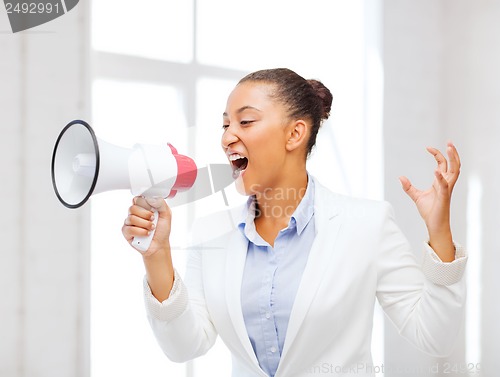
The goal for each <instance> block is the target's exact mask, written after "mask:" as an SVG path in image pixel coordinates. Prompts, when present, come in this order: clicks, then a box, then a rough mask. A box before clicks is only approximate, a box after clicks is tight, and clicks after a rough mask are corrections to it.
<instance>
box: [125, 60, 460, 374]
mask: <svg viewBox="0 0 500 377" xmlns="http://www.w3.org/2000/svg"><path fill="white" fill-rule="evenodd" d="M331 102H332V96H331V94H330V91H329V90H328V89H327V88H326V87H325V86H324V85H323V84H321V83H320V82H318V81H315V80H305V79H304V78H302V77H301V76H299V75H297V74H296V73H295V72H293V71H290V70H288V69H272V70H264V71H258V72H255V73H252V74H250V75H248V76H246V77H245V78H243V79H242V80H241V81H240V82H239V83H238V85H237V86H236V87H235V89H234V90H233V92H232V93H231V94H230V96H229V98H228V101H227V106H226V110H225V112H224V114H223V119H224V123H223V134H222V140H221V144H222V149H223V151H224V153H225V154H226V155H227V157H228V160H229V161H230V163H231V165H232V167H233V171H234V172H233V175H234V177H235V179H236V185H237V188H238V190H239V191H240V192H241V193H243V194H245V195H248V196H249V200H248V202H247V204H246V205H245V206H244V207H243V208H239V209H236V210H233V211H231V212H230V213H229V214H228V213H221V214H217V215H214V216H211V217H209V218H207V219H205V220H200V221H199V222H198V224H197V225H196V226H195V229H194V234H195V236H196V237H197V238H198V240H197V246H198V247H197V248H196V250H195V251H193V252H192V253H191V254H190V256H189V258H188V264H187V269H186V275H185V277H184V280H183V279H182V278H181V277H180V276H179V275H178V274H177V272H176V271H175V270H174V268H173V265H172V259H171V256H170V247H169V232H170V223H171V213H170V210H169V208H168V207H167V205H166V204H165V202H164V201H163V200H158V201H149V202H146V201H145V200H144V199H141V198H135V199H134V205H132V206H131V207H130V210H129V216H128V217H127V219H126V220H125V225H124V226H123V234H124V236H125V238H126V239H127V240H128V241H129V242H131V240H132V238H133V237H134V236H143V235H146V234H147V233H148V231H149V230H151V229H152V222H151V219H152V212H151V211H150V209H154V208H156V209H158V211H159V213H160V218H159V221H158V224H157V229H156V233H155V236H154V239H153V242H152V244H151V247H150V248H149V249H148V250H147V252H146V253H144V254H143V260H144V264H145V267H146V278H145V297H146V307H147V312H148V318H149V321H150V323H151V326H152V328H153V331H154V333H155V336H156V338H157V340H158V342H159V344H160V346H161V347H162V349H163V351H164V352H165V354H166V355H167V356H168V357H169V358H170V359H171V360H174V361H179V362H182V361H186V360H189V359H192V358H195V357H197V356H200V355H202V354H204V353H205V352H207V351H208V349H209V348H210V347H211V346H212V345H213V344H214V342H215V339H216V337H217V335H220V336H221V338H222V340H223V341H224V342H225V344H226V345H227V346H228V348H229V349H230V351H231V353H232V359H233V376H238V377H244V376H305V375H309V374H310V373H315V372H320V369H319V368H322V367H324V366H325V365H329V366H330V369H329V370H328V373H329V374H334V375H359V374H365V375H372V376H373V375H374V372H373V371H374V369H373V368H372V367H371V366H372V360H371V354H370V346H371V333H372V331H371V326H372V320H373V302H374V299H375V298H377V299H378V301H379V303H380V304H381V306H382V308H383V309H384V311H385V313H386V314H387V315H388V316H389V317H390V318H391V320H392V322H393V323H394V324H395V326H396V327H397V328H398V330H399V332H400V333H401V334H402V336H404V337H405V338H407V339H408V340H409V341H410V342H412V343H413V344H414V345H415V346H417V347H418V348H420V349H421V350H423V351H425V352H428V353H430V354H433V355H437V356H443V355H446V354H448V353H450V352H451V350H452V347H453V345H454V343H455V337H456V334H457V333H458V330H459V328H460V325H461V321H462V317H463V310H464V302H465V285H464V281H463V279H462V275H463V271H464V268H465V263H466V257H464V256H463V250H462V249H461V248H460V247H456V248H455V245H454V244H453V241H452V234H451V229H450V220H449V213H450V199H451V193H452V190H453V186H454V184H455V182H456V180H457V178H458V175H459V169H460V161H459V157H458V153H457V151H456V149H455V147H454V146H453V145H452V144H451V143H450V144H449V145H448V147H447V154H448V158H449V162H448V161H447V160H446V158H445V157H444V156H443V155H442V154H441V152H439V151H438V150H436V149H434V148H429V149H428V150H429V152H430V153H432V154H433V155H434V157H435V159H436V161H437V170H436V171H435V180H434V183H433V185H432V187H431V188H430V189H429V190H427V191H419V190H417V189H416V188H414V187H413V186H412V185H411V183H410V182H409V180H408V179H407V178H404V177H403V178H401V183H402V186H403V189H404V190H405V191H406V193H407V194H408V195H409V196H410V197H411V198H412V199H413V200H414V202H415V203H416V205H417V208H418V210H419V212H420V214H421V216H422V218H423V220H424V221H425V224H426V226H427V229H428V232H429V242H428V243H427V244H426V245H425V250H424V263H423V266H419V265H417V263H416V261H415V258H414V256H413V253H412V252H411V250H410V247H409V245H408V242H407V240H406V239H405V237H404V236H403V235H402V233H401V231H400V230H399V229H398V227H397V226H396V225H395V223H394V220H393V213H392V209H391V207H390V206H389V205H388V204H387V203H385V202H376V201H369V200H362V199H353V198H349V197H345V196H342V195H337V194H334V193H332V192H330V191H329V190H327V189H326V188H324V187H323V186H321V184H320V183H319V182H318V181H317V180H316V179H315V178H314V177H312V176H310V175H309V174H308V172H307V170H306V159H307V157H308V155H309V153H310V152H311V149H312V148H313V146H314V144H315V140H316V134H317V132H318V130H319V128H320V125H321V122H322V121H323V120H324V119H326V118H328V115H329V112H330V107H331ZM323 372H325V371H324V370H323Z"/></svg>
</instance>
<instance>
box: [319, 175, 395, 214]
mask: <svg viewBox="0 0 500 377" xmlns="http://www.w3.org/2000/svg"><path fill="white" fill-rule="evenodd" d="M313 179H314V185H315V202H314V203H315V204H314V205H315V209H316V210H317V211H319V213H324V212H330V213H335V214H340V215H342V216H343V217H345V218H346V219H354V220H356V219H367V218H380V217H387V216H389V217H391V216H393V212H394V210H393V208H392V205H391V204H390V203H389V202H387V201H384V200H373V199H366V198H360V197H354V196H349V195H344V194H339V193H336V192H333V191H332V190H330V189H329V188H327V187H325V186H323V185H322V184H321V183H320V182H319V181H318V180H317V179H316V178H313Z"/></svg>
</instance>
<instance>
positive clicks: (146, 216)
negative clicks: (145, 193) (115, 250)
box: [122, 198, 154, 242]
mask: <svg viewBox="0 0 500 377" xmlns="http://www.w3.org/2000/svg"><path fill="white" fill-rule="evenodd" d="M152 210H154V209H153V208H152V207H151V206H150V205H149V204H148V203H147V202H146V201H145V199H144V198H134V204H133V205H132V206H131V207H130V208H129V214H128V216H127V217H126V218H125V221H124V223H123V227H122V233H123V235H124V237H125V239H126V240H127V241H128V242H131V241H132V239H133V238H134V237H136V236H147V235H148V233H149V232H150V231H151V230H153V229H154V224H153V222H152V220H153V219H154V215H153V211H152Z"/></svg>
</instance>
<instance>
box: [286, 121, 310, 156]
mask: <svg viewBox="0 0 500 377" xmlns="http://www.w3.org/2000/svg"><path fill="white" fill-rule="evenodd" d="M287 131H288V132H287V136H288V140H287V142H286V150H287V151H289V152H292V151H294V150H296V149H300V148H301V147H302V148H305V147H306V144H307V134H308V132H307V123H306V122H305V121H303V120H302V119H299V120H295V121H293V122H292V123H291V124H290V125H289V129H288V130H287Z"/></svg>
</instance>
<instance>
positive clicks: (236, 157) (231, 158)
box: [229, 153, 245, 161]
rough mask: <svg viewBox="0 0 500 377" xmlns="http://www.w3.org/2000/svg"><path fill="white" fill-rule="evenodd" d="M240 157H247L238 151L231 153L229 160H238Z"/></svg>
mask: <svg viewBox="0 0 500 377" xmlns="http://www.w3.org/2000/svg"><path fill="white" fill-rule="evenodd" d="M240 158H245V157H244V156H241V155H239V154H238V153H235V154H231V155H229V160H230V161H236V160H239V159H240Z"/></svg>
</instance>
